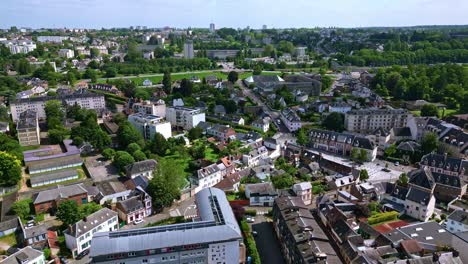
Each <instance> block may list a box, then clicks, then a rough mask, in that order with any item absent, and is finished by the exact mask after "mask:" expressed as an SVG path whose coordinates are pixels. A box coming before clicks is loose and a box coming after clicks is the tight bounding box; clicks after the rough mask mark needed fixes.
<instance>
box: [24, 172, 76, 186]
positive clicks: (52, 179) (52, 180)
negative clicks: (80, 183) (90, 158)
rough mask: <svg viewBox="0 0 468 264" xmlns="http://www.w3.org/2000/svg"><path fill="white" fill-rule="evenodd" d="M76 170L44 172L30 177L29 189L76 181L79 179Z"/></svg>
mask: <svg viewBox="0 0 468 264" xmlns="http://www.w3.org/2000/svg"><path fill="white" fill-rule="evenodd" d="M79 177H80V176H79V174H78V171H77V170H76V169H61V170H56V171H52V172H45V173H39V174H31V175H30V179H29V181H30V183H31V187H33V188H34V187H40V186H44V185H51V184H59V183H61V182H65V181H71V180H77V179H78V178H79Z"/></svg>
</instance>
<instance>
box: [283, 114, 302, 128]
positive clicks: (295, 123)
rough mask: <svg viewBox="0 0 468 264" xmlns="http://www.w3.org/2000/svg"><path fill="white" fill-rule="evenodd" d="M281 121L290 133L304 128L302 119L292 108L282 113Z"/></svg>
mask: <svg viewBox="0 0 468 264" xmlns="http://www.w3.org/2000/svg"><path fill="white" fill-rule="evenodd" d="M280 117H281V121H283V123H284V125H285V126H286V128H288V130H289V131H290V132H294V131H296V130H299V129H300V128H301V127H302V124H301V118H300V117H299V116H298V115H297V114H296V112H294V110H292V109H291V108H286V109H284V110H283V111H281V116H280Z"/></svg>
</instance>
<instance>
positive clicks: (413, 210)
mask: <svg viewBox="0 0 468 264" xmlns="http://www.w3.org/2000/svg"><path fill="white" fill-rule="evenodd" d="M435 203H436V199H435V197H434V195H433V194H432V191H431V190H426V189H423V188H421V189H420V188H417V187H411V188H410V189H409V190H408V194H407V195H406V200H405V214H407V215H409V216H411V217H413V218H416V219H418V220H420V221H428V220H429V218H431V216H432V214H433V213H434V209H435Z"/></svg>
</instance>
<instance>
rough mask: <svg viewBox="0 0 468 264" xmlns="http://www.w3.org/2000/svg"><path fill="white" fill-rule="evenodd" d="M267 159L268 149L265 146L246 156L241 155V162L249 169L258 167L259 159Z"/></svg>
mask: <svg viewBox="0 0 468 264" xmlns="http://www.w3.org/2000/svg"><path fill="white" fill-rule="evenodd" d="M267 157H268V149H267V148H266V147H265V146H261V147H259V148H256V149H254V150H252V151H250V152H249V153H248V154H244V155H242V162H243V163H244V164H245V165H246V166H247V167H249V168H252V167H255V166H258V164H259V163H260V160H261V159H265V158H267Z"/></svg>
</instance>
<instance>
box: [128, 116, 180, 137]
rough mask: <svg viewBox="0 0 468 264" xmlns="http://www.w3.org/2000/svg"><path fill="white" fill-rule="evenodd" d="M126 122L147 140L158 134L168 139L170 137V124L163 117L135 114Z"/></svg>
mask: <svg viewBox="0 0 468 264" xmlns="http://www.w3.org/2000/svg"><path fill="white" fill-rule="evenodd" d="M128 122H130V124H132V125H133V126H134V127H135V128H136V129H137V130H138V131H140V133H141V134H142V135H143V137H144V138H145V139H147V140H149V139H152V138H154V135H155V134H156V133H159V134H161V135H163V136H164V138H166V139H168V138H170V137H171V136H172V130H171V123H169V122H167V121H165V120H164V117H160V116H154V115H146V114H142V113H137V114H133V115H129V116H128Z"/></svg>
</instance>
